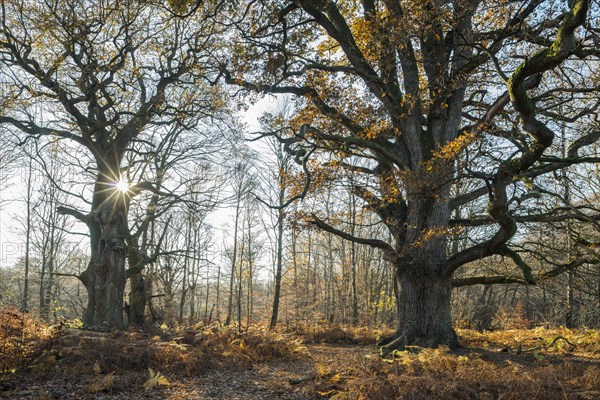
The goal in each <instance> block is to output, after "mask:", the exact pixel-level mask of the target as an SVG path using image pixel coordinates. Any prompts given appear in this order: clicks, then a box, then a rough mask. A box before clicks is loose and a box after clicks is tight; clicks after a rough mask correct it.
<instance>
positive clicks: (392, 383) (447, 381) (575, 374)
mask: <svg viewBox="0 0 600 400" xmlns="http://www.w3.org/2000/svg"><path fill="white" fill-rule="evenodd" d="M599 335H600V331H599V330H592V329H584V330H569V329H565V328H561V329H543V328H535V329H531V330H509V331H497V332H483V333H481V332H476V331H470V330H459V336H460V339H461V345H462V346H463V348H462V349H460V350H459V351H457V352H450V351H449V350H448V349H447V348H437V349H423V348H417V347H412V348H409V349H408V351H403V352H398V351H397V352H394V354H393V355H392V357H391V358H387V359H382V358H381V357H379V356H378V355H377V354H372V353H365V354H362V355H354V356H353V359H352V360H344V361H343V362H340V363H336V364H332V363H330V362H321V363H318V365H317V371H318V372H319V373H318V379H317V382H318V383H317V386H316V387H317V390H318V393H320V394H321V395H322V396H323V397H324V398H335V399H337V400H341V399H361V400H362V399H372V400H378V399H490V400H491V399H506V400H508V399H515V400H516V399H525V398H527V399H540V400H541V399H549V400H552V399H590V400H591V399H598V398H600V351H599V349H600V340H599Z"/></svg>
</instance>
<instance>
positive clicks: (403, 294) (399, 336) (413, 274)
mask: <svg viewBox="0 0 600 400" xmlns="http://www.w3.org/2000/svg"><path fill="white" fill-rule="evenodd" d="M398 281H399V282H400V293H399V301H398V306H399V310H398V330H397V332H396V334H395V335H394V336H392V337H389V338H388V340H387V342H388V343H386V341H384V342H382V343H381V344H382V345H384V346H383V347H382V352H383V353H384V354H389V353H390V352H392V351H393V350H403V349H405V347H406V346H411V345H414V346H421V347H436V346H439V345H443V346H448V347H450V348H456V347H458V339H457V337H456V333H455V332H454V329H453V328H452V317H451V312H450V298H451V294H452V279H451V278H448V277H441V276H431V275H428V274H427V273H424V272H423V271H415V270H413V271H409V272H403V273H398Z"/></svg>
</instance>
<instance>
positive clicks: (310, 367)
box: [0, 344, 373, 400]
mask: <svg viewBox="0 0 600 400" xmlns="http://www.w3.org/2000/svg"><path fill="white" fill-rule="evenodd" d="M306 347H307V352H308V354H307V355H306V356H304V357H302V358H301V359H290V360H282V359H279V360H273V361H268V362H264V363H260V364H255V365H251V366H248V367H247V368H241V369H232V368H223V369H211V370H207V371H203V372H199V373H198V375H197V376H191V377H186V376H176V375H174V376H172V375H169V374H166V377H167V379H168V380H169V385H168V386H164V387H159V388H153V389H149V390H144V389H142V386H143V382H144V381H145V379H146V378H147V375H145V374H141V373H139V372H131V373H126V374H122V375H115V376H114V381H113V384H112V385H111V388H112V389H111V390H109V391H105V392H102V393H96V394H92V393H90V391H89V386H90V384H89V377H81V379H76V377H73V376H62V377H61V375H60V373H56V372H55V373H51V374H48V373H46V374H35V373H31V374H23V375H19V376H14V377H12V378H10V377H9V378H8V379H5V380H4V381H2V382H0V398H2V399H105V400H120V399H198V400H203V399H215V400H236V399H240V400H241V399H244V400H262V399H285V400H304V399H312V398H318V397H320V396H319V395H318V393H317V390H318V387H315V386H316V385H318V382H317V381H318V377H319V371H317V367H316V365H318V364H321V365H332V364H333V363H335V364H338V363H346V362H359V360H360V358H361V357H364V356H365V355H368V354H370V353H373V348H372V347H362V346H348V345H331V344H309V345H307V346H306ZM57 372H58V371H57Z"/></svg>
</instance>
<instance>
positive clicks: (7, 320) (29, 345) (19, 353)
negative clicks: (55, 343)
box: [0, 307, 53, 373]
mask: <svg viewBox="0 0 600 400" xmlns="http://www.w3.org/2000/svg"><path fill="white" fill-rule="evenodd" d="M52 334H53V330H52V329H50V328H49V327H48V326H47V325H46V324H44V323H43V322H41V321H38V320H36V319H34V318H33V317H32V316H31V314H29V313H22V312H20V311H19V310H17V309H16V308H13V307H5V308H0V373H2V372H6V371H10V370H14V369H17V368H19V367H21V366H23V365H25V364H26V363H27V362H28V361H29V360H30V358H31V357H32V355H33V354H35V353H36V351H38V350H39V349H40V348H41V347H42V346H43V345H44V343H45V342H46V341H47V340H48V339H50V338H51V337H52Z"/></svg>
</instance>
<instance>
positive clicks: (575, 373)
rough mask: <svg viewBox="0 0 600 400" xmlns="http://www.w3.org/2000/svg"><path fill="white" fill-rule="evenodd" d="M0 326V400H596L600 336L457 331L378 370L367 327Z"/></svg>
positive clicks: (563, 331)
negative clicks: (455, 337) (444, 344)
mask: <svg viewBox="0 0 600 400" xmlns="http://www.w3.org/2000/svg"><path fill="white" fill-rule="evenodd" d="M5 319H6V318H4V319H2V315H1V313H0V371H4V373H0V398H2V399H249V400H253V399H290V400H292V399H336V400H341V399H486V400H487V399H490V400H491V399H582V400H583V399H589V400H592V399H600V330H590V329H586V330H568V329H564V328H561V329H544V328H535V329H520V330H502V331H493V332H476V331H472V330H459V332H458V333H459V337H460V341H461V345H462V348H461V349H459V350H457V351H454V352H450V351H449V350H448V349H445V348H438V349H420V348H411V349H410V351H406V352H397V353H396V354H394V355H393V357H392V358H388V359H382V358H381V357H380V356H379V354H378V353H377V350H376V347H375V345H374V342H375V340H376V338H377V337H380V336H381V335H382V334H384V333H385V332H384V331H379V330H371V329H368V328H351V327H341V326H329V325H320V326H319V325H314V326H294V327H282V328H281V330H280V331H279V332H276V333H270V332H268V331H267V330H265V329H264V328H263V327H259V326H256V327H252V328H251V329H248V331H243V332H239V331H238V330H237V329H235V328H224V327H221V326H218V325H209V326H206V325H196V326H187V327H178V328H172V327H166V326H163V327H162V328H154V329H153V330H144V331H140V330H129V331H127V332H112V333H104V332H94V331H86V330H80V329H73V328H67V327H63V328H61V329H58V330H57V329H55V328H54V329H50V328H47V327H46V328H44V327H43V326H42V325H36V324H34V323H31V322H30V321H26V322H21V323H20V325H18V324H17V325H15V324H13V325H14V326H12V328H14V329H18V327H19V326H20V327H21V331H20V336H15V335H14V334H15V331H11V329H12V328H10V326H11V325H10V324H5V323H4V322H5ZM13 322H14V321H13ZM3 323H4V325H2V324H3ZM7 326H8V327H9V328H10V329H7ZM24 327H25V328H24ZM3 332H4V336H2V335H3ZM9 334H10V335H9ZM10 338H13V339H14V338H18V340H17V341H15V340H11V339H10Z"/></svg>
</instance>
